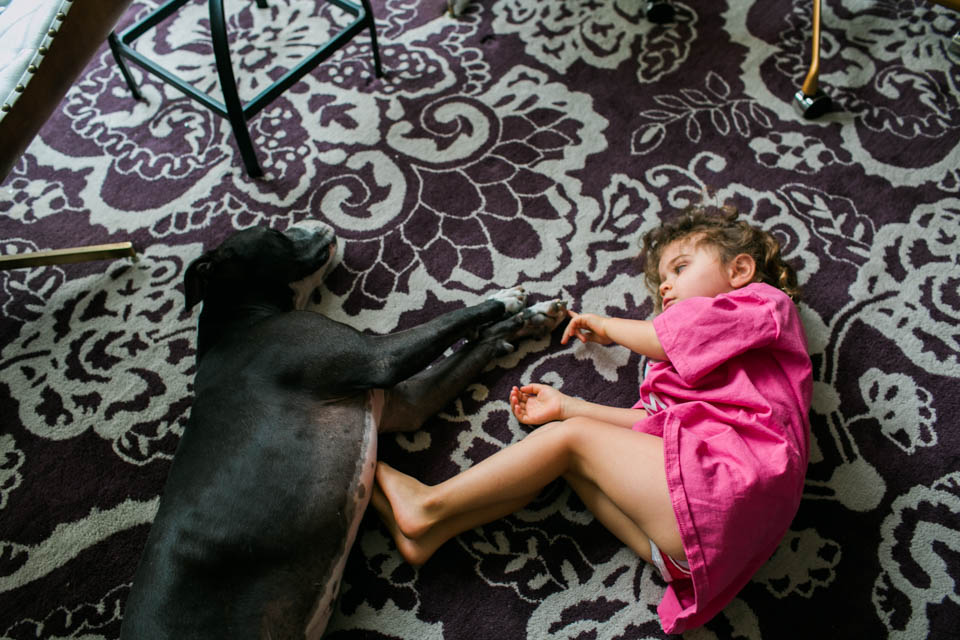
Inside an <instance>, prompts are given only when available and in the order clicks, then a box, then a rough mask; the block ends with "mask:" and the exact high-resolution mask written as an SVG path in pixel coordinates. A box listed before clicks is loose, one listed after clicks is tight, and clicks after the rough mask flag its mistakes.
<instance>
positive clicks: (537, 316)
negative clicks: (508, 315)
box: [515, 300, 567, 338]
mask: <svg viewBox="0 0 960 640" xmlns="http://www.w3.org/2000/svg"><path fill="white" fill-rule="evenodd" d="M520 317H521V318H523V326H522V327H520V330H519V331H517V333H516V334H515V335H516V337H518V338H524V337H528V336H534V337H538V338H539V337H540V336H545V335H547V334H548V333H550V332H551V331H553V330H554V329H556V328H557V326H558V325H559V324H560V323H561V322H563V321H564V319H565V318H566V317H567V303H566V302H565V301H563V300H547V301H546V302H539V303H537V304H532V305H530V306H529V307H527V308H526V309H524V310H523V311H521V312H520Z"/></svg>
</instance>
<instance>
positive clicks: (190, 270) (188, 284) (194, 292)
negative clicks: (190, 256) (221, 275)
mask: <svg viewBox="0 0 960 640" xmlns="http://www.w3.org/2000/svg"><path fill="white" fill-rule="evenodd" d="M212 268H213V260H212V258H211V256H210V254H209V253H205V254H203V255H202V256H200V257H199V258H197V259H196V260H194V261H193V262H191V263H190V264H189V265H188V266H187V270H186V272H184V274H183V295H184V297H185V298H186V302H187V311H189V310H190V309H193V307H194V305H196V304H197V303H198V302H200V301H201V300H203V298H204V296H206V295H207V284H208V282H209V277H210V272H211V270H212Z"/></svg>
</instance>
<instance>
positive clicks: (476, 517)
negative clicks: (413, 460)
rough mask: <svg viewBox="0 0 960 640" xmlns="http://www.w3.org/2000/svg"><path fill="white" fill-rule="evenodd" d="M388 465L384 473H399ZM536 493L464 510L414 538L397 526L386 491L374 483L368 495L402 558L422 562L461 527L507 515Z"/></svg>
mask: <svg viewBox="0 0 960 640" xmlns="http://www.w3.org/2000/svg"><path fill="white" fill-rule="evenodd" d="M381 464H383V463H381ZM387 469H388V470H387V471H385V473H388V474H389V473H400V472H399V471H397V470H395V469H392V468H389V467H387ZM378 472H379V470H378ZM401 475H402V474H401ZM536 497H537V494H536V493H534V494H533V495H530V496H524V497H522V498H519V499H517V500H515V501H512V502H501V503H498V504H495V505H493V506H491V507H489V508H488V509H477V510H474V511H467V512H466V513H463V514H460V515H459V516H455V517H453V518H451V519H449V520H446V521H444V522H443V524H442V526H441V525H437V526H435V527H432V528H430V529H428V530H427V531H426V532H425V533H424V534H422V535H420V536H418V537H416V538H408V537H407V536H406V535H404V533H403V532H402V531H401V530H400V527H399V526H398V525H397V521H396V520H395V519H394V517H393V510H392V508H391V506H390V502H389V501H388V500H387V497H386V495H385V494H384V493H383V491H382V490H381V489H380V487H379V486H375V487H374V489H373V495H372V496H371V498H370V504H372V505H373V507H374V508H375V509H376V510H377V512H378V513H379V514H380V519H381V520H383V523H384V525H386V527H387V530H388V531H389V532H390V535H391V536H392V537H393V540H394V542H395V543H396V545H397V549H398V550H399V551H400V555H402V556H403V559H404V560H406V561H407V562H409V563H410V564H412V565H421V564H423V563H424V562H426V561H427V560H428V559H429V558H430V556H432V555H433V554H434V552H435V551H436V550H437V549H439V548H440V546H441V545H442V544H443V543H445V542H446V541H448V540H450V539H451V538H453V537H455V536H457V535H459V534H461V533H463V532H464V531H469V530H470V529H473V528H475V527H479V526H480V525H482V524H487V523H488V522H493V521H494V520H499V519H500V518H503V517H506V516H508V515H510V514H511V513H515V512H516V511H519V510H520V509H522V508H523V507H524V506H526V505H527V503H529V502H530V501H532V500H533V499H534V498H536Z"/></svg>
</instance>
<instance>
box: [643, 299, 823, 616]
mask: <svg viewBox="0 0 960 640" xmlns="http://www.w3.org/2000/svg"><path fill="white" fill-rule="evenodd" d="M653 324H654V328H655V330H656V332H657V337H658V338H659V339H660V342H661V344H662V345H663V349H664V351H665V352H666V354H667V357H668V358H669V361H667V362H654V363H653V364H652V365H651V366H650V367H649V370H648V373H647V375H646V376H645V378H644V381H643V384H641V386H640V401H639V402H638V403H637V404H636V405H635V408H643V409H646V410H647V412H648V413H649V414H650V415H649V417H647V418H645V419H644V420H641V421H640V422H638V423H637V424H635V425H634V427H633V428H634V429H635V430H637V431H644V432H647V433H651V434H653V435H656V436H660V437H661V438H663V448H664V457H665V466H666V472H667V483H668V485H669V488H670V498H671V500H672V502H673V509H674V512H675V514H676V517H677V522H678V523H679V525H680V535H681V538H682V540H683V549H684V551H685V552H686V555H687V561H688V562H689V563H690V569H691V572H692V574H693V576H692V581H683V582H680V583H677V582H673V583H671V584H670V585H669V586H668V587H667V591H666V593H665V594H664V596H663V600H661V602H660V606H659V607H658V609H657V611H658V613H659V614H660V622H661V624H662V625H663V628H664V630H665V631H666V632H668V633H680V632H682V631H684V630H686V629H690V628H693V627H697V626H699V625H701V624H703V623H705V622H706V621H707V620H709V619H710V618H712V617H713V616H714V615H716V614H717V613H718V612H719V611H720V610H722V609H723V608H724V607H725V606H726V605H727V604H728V603H729V602H730V601H731V600H732V599H733V598H734V596H736V595H737V592H739V591H740V589H741V588H743V586H744V585H745V584H746V583H747V582H748V581H749V580H750V578H751V576H753V574H754V573H755V572H756V571H757V569H758V568H759V567H760V566H761V565H762V564H763V563H764V562H766V561H767V560H768V559H769V558H770V555H771V554H772V553H773V552H774V550H775V549H776V548H777V545H778V544H779V542H780V540H781V539H782V537H783V535H784V534H785V533H786V531H787V528H788V527H789V526H790V522H791V521H792V520H793V517H794V515H795V514H796V512H797V508H798V506H799V504H800V497H801V494H802V492H803V482H804V474H805V473H806V469H807V460H808V457H809V418H808V415H807V414H808V411H809V408H810V394H811V387H812V381H811V364H810V356H809V355H808V353H807V342H806V337H805V335H804V332H803V326H802V325H801V323H800V317H799V314H798V313H797V309H796V306H795V305H794V304H793V302H792V301H791V300H790V298H788V297H787V295H786V294H784V293H783V292H782V291H780V290H779V289H776V288H774V287H771V286H769V285H766V284H760V283H754V284H750V285H748V286H746V287H743V288H742V289H738V290H736V291H733V292H730V293H726V294H722V295H719V296H716V297H715V298H688V299H686V300H683V301H681V302H678V303H675V304H674V305H672V306H671V307H670V308H669V309H667V310H666V311H664V312H663V313H662V314H660V315H659V316H657V317H656V318H655V319H654V321H653Z"/></svg>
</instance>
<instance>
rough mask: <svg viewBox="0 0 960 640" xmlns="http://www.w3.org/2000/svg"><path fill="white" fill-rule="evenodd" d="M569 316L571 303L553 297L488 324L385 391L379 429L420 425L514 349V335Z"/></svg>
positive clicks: (541, 330) (536, 333)
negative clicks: (476, 335)
mask: <svg viewBox="0 0 960 640" xmlns="http://www.w3.org/2000/svg"><path fill="white" fill-rule="evenodd" d="M564 318H566V305H565V304H564V303H563V302H561V301H559V300H551V301H549V302H544V303H540V304H536V305H532V306H530V307H527V308H526V309H524V310H523V311H521V312H520V313H517V314H516V315H514V316H512V317H510V318H507V319H506V320H502V321H501V322H498V323H496V324H494V325H491V326H489V327H487V328H485V329H484V330H483V331H481V333H480V336H479V338H478V339H477V340H475V341H473V342H471V343H469V344H467V345H465V346H464V347H463V348H462V349H460V350H458V351H457V352H456V353H454V354H453V355H451V356H448V357H447V358H444V359H443V360H441V361H440V362H438V363H437V364H435V365H433V366H432V367H430V368H428V369H425V370H424V371H421V372H420V373H418V374H417V375H415V376H413V377H411V378H409V379H407V380H404V381H403V382H401V383H399V384H397V385H396V386H394V387H393V388H391V389H388V390H387V391H385V392H384V398H383V405H382V406H383V409H382V411H381V412H380V413H381V415H380V419H379V422H378V429H379V430H380V431H381V432H385V431H413V430H416V429H418V428H420V426H421V425H422V424H423V422H424V421H425V420H426V419H427V418H429V417H430V416H432V415H434V414H436V413H437V412H439V411H440V410H441V409H443V408H444V407H445V406H446V405H447V404H448V403H449V402H450V401H451V400H453V398H455V397H456V396H457V395H458V394H459V393H460V392H461V391H463V389H465V388H466V386H467V385H468V384H470V382H471V381H472V380H474V379H476V377H477V376H478V375H479V374H480V372H481V371H482V370H483V368H484V367H486V366H487V364H488V363H489V362H490V361H491V360H493V359H494V358H496V357H498V356H502V355H505V354H507V353H510V352H511V351H512V350H513V345H511V344H510V342H511V341H513V340H517V339H520V338H526V337H540V336H543V335H546V334H547V333H550V332H551V331H553V329H554V328H556V327H557V325H559V324H560V323H561V322H562V321H563V319H564Z"/></svg>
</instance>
